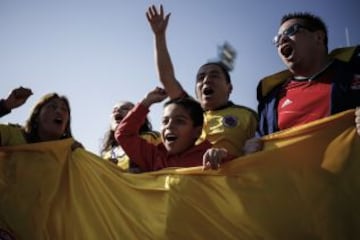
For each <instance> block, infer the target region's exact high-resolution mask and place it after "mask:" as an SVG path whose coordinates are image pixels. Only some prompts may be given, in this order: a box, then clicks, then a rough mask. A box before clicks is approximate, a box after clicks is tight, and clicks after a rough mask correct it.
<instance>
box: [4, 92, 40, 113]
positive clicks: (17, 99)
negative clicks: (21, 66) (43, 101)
mask: <svg viewBox="0 0 360 240" xmlns="http://www.w3.org/2000/svg"><path fill="white" fill-rule="evenodd" d="M32 94H33V93H32V91H31V89H30V88H24V87H18V88H15V89H13V90H12V91H11V92H10V94H9V95H8V97H7V98H6V99H5V102H4V104H5V107H6V108H7V109H8V110H11V109H13V108H17V107H19V106H21V105H23V104H24V103H25V102H26V100H27V99H28V98H29V97H30V96H31V95H32Z"/></svg>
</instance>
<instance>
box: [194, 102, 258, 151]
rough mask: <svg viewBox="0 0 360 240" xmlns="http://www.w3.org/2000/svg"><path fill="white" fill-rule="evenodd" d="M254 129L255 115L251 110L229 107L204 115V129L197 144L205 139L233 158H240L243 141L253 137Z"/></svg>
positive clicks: (255, 126)
mask: <svg viewBox="0 0 360 240" xmlns="http://www.w3.org/2000/svg"><path fill="white" fill-rule="evenodd" d="M256 128H257V115H256V113H255V112H254V111H253V110H251V109H249V108H247V107H243V106H238V105H230V106H228V107H226V108H223V109H219V110H215V111H206V112H205V113H204V127H203V131H202V134H201V136H200V138H199V141H198V142H201V141H203V140H204V139H207V140H208V141H210V142H211V143H212V144H213V145H214V146H215V147H220V148H225V149H227V150H228V152H229V153H230V154H232V155H234V156H242V155H243V149H242V148H243V146H244V144H245V141H246V140H247V139H250V138H252V137H254V136H255V131H256Z"/></svg>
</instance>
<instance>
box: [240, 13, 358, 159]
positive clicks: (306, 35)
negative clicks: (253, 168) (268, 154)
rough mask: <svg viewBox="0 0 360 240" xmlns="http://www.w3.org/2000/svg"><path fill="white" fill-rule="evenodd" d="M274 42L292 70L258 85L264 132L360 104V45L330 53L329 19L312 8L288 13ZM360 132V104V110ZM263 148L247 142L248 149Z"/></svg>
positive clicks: (260, 133) (258, 142)
mask: <svg viewBox="0 0 360 240" xmlns="http://www.w3.org/2000/svg"><path fill="white" fill-rule="evenodd" d="M273 43H274V45H275V47H276V48H277V51H278V54H279V56H280V58H281V60H282V61H283V62H284V64H285V65H286V67H287V70H285V71H282V72H279V73H276V74H273V75H271V76H269V77H266V78H264V79H262V80H261V81H260V83H259V85H258V87H257V98H258V102H259V104H258V114H259V125H258V131H257V136H258V137H261V136H264V135H267V134H270V133H274V132H277V131H279V130H283V129H287V128H290V127H294V126H298V125H302V124H305V123H308V122H311V121H314V120H317V119H321V118H324V117H327V116H329V115H332V114H336V113H339V112H341V111H345V110H348V109H353V108H356V107H357V106H360V56H359V53H360V47H359V46H357V47H347V48H341V49H336V50H334V51H333V52H332V53H330V54H328V36H327V27H326V25H325V23H324V22H323V21H322V20H321V18H319V17H318V16H315V15H313V14H310V13H307V12H305V13H291V14H287V15H284V16H283V17H282V19H281V22H280V28H279V33H278V34H277V35H276V36H275V37H274V39H273ZM355 115H356V118H355V123H356V124H355V125H356V128H357V132H358V134H359V135H360V108H356V111H355ZM261 149H262V141H261V140H260V139H259V138H257V137H256V138H253V139H250V140H248V141H247V142H246V144H245V147H244V151H245V153H252V152H256V151H259V150H261Z"/></svg>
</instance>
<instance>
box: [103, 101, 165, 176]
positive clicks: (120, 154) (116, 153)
mask: <svg viewBox="0 0 360 240" xmlns="http://www.w3.org/2000/svg"><path fill="white" fill-rule="evenodd" d="M133 107H134V104H133V103H132V102H128V101H120V102H118V103H117V104H116V105H115V106H114V108H113V111H112V114H111V120H110V129H109V130H108V131H107V132H106V134H105V137H104V143H103V146H102V149H101V156H102V158H104V159H106V160H109V161H111V162H113V163H115V164H116V165H118V166H119V167H120V168H121V169H122V170H124V171H129V172H132V173H138V172H140V170H139V168H138V167H137V166H136V164H135V163H134V162H132V161H131V159H129V157H128V156H127V155H126V154H125V152H124V150H123V149H122V148H121V146H120V145H119V144H118V143H117V141H116V139H115V137H114V132H115V129H116V127H117V126H118V124H119V123H120V122H121V120H122V119H123V118H124V117H125V116H126V114H127V113H128V112H129V111H130V110H131V109H132V108H133ZM139 134H140V135H141V137H142V138H144V139H145V140H147V141H148V142H150V143H152V144H154V145H157V144H159V143H160V142H161V137H160V134H159V132H156V131H154V130H152V125H151V123H150V121H149V119H148V118H146V120H145V122H144V123H143V125H142V126H141V128H140V131H139Z"/></svg>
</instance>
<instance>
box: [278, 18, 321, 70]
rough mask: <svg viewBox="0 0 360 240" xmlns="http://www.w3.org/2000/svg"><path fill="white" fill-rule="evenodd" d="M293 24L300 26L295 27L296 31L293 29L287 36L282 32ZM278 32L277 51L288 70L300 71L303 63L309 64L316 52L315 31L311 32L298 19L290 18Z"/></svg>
mask: <svg viewBox="0 0 360 240" xmlns="http://www.w3.org/2000/svg"><path fill="white" fill-rule="evenodd" d="M294 24H298V25H301V26H302V27H300V28H296V30H297V31H293V32H292V34H291V35H289V36H287V35H286V34H282V33H286V32H289V29H290V30H293V29H292V28H293V26H294ZM290 32H291V31H290ZM278 34H282V36H281V37H280V38H279V41H278V44H277V51H278V54H279V56H280V58H281V60H282V61H283V62H284V64H285V65H286V66H287V67H288V68H289V70H290V71H292V72H295V73H296V72H301V71H302V68H304V64H305V65H306V64H311V59H312V57H313V56H314V54H317V49H316V44H318V41H317V38H316V37H317V35H316V34H315V32H311V31H310V30H309V29H308V28H307V27H306V26H305V25H304V24H303V22H302V21H301V20H300V19H290V20H288V21H286V22H284V23H283V24H282V25H281V26H280V28H279V31H278ZM279 36H280V35H279ZM320 43H321V42H320ZM306 67H308V66H306Z"/></svg>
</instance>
